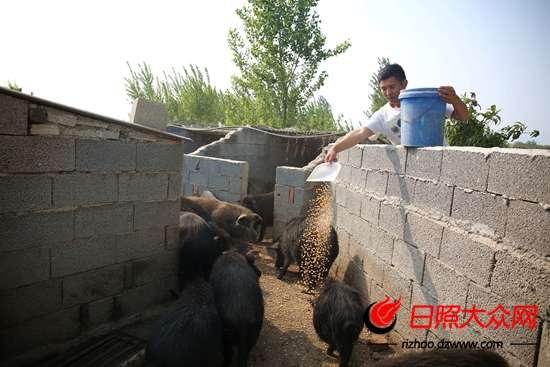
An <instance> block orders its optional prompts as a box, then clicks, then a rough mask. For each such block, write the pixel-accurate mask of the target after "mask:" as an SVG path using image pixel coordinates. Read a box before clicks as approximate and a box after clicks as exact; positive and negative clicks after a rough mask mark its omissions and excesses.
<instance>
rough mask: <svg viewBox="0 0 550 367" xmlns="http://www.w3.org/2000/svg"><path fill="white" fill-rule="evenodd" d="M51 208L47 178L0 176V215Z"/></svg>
mask: <svg viewBox="0 0 550 367" xmlns="http://www.w3.org/2000/svg"><path fill="white" fill-rule="evenodd" d="M51 207H52V179H51V177H49V176H45V175H44V176H42V175H41V176H35V175H10V176H0V213H10V212H25V211H31V210H41V209H50V208H51Z"/></svg>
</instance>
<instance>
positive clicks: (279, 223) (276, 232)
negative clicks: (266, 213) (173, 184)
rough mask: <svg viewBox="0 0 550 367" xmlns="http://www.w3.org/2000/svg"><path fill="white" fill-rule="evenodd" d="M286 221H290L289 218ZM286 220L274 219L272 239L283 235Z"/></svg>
mask: <svg viewBox="0 0 550 367" xmlns="http://www.w3.org/2000/svg"><path fill="white" fill-rule="evenodd" d="M288 220H290V218H289V219H288ZM288 220H286V219H276V218H275V219H273V238H277V237H279V236H280V235H282V234H283V231H284V229H285V227H286V224H287V222H288Z"/></svg>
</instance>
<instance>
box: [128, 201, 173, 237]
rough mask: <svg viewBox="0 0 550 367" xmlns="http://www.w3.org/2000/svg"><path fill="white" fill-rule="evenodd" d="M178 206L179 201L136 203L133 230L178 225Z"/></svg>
mask: <svg viewBox="0 0 550 367" xmlns="http://www.w3.org/2000/svg"><path fill="white" fill-rule="evenodd" d="M180 204H181V203H180V201H179V200H175V201H157V202H145V203H136V204H135V209H134V229H135V230H142V229H148V228H156V227H166V226H171V225H176V224H178V223H179V220H180V206H181V205H180Z"/></svg>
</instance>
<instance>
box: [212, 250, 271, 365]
mask: <svg viewBox="0 0 550 367" xmlns="http://www.w3.org/2000/svg"><path fill="white" fill-rule="evenodd" d="M257 255H258V252H257V251H250V252H248V253H245V252H244V251H242V250H241V249H239V248H232V249H230V250H229V251H227V252H225V253H224V254H223V255H222V256H220V258H219V259H218V260H217V261H216V263H215V264H214V267H213V269H212V274H211V276H210V284H212V288H213V289H214V294H215V296H216V302H217V305H218V310H219V313H220V316H221V319H222V323H223V328H224V329H223V343H224V347H225V360H224V365H226V366H228V365H231V364H232V361H233V347H234V345H235V344H236V345H237V348H238V354H237V366H238V367H246V366H247V362H248V355H249V353H250V350H251V349H252V348H253V347H254V345H256V342H257V341H258V337H259V336H260V330H261V329H262V325H263V319H264V299H263V295H262V290H261V288H260V283H259V276H260V274H261V272H260V271H259V269H257V268H256V266H255V265H254V260H255V258H256V257H257Z"/></svg>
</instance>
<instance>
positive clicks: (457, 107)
mask: <svg viewBox="0 0 550 367" xmlns="http://www.w3.org/2000/svg"><path fill="white" fill-rule="evenodd" d="M378 84H379V85H380V91H381V92H382V95H383V96H384V98H385V99H386V100H387V101H388V103H386V104H385V105H384V106H383V107H382V108H380V109H379V110H378V111H376V112H375V113H374V114H373V115H372V116H371V118H370V120H369V122H368V123H367V125H366V126H361V127H359V128H357V129H355V130H353V131H350V132H349V133H347V134H346V136H344V137H343V138H342V139H341V140H339V141H338V142H336V143H335V144H334V145H333V146H332V147H331V148H330V150H329V151H328V153H327V155H326V157H325V162H327V163H331V162H335V161H337V158H336V156H337V154H338V153H340V152H341V151H343V150H346V149H349V148H351V147H353V146H354V145H356V144H359V143H360V142H362V141H363V140H365V139H367V138H369V137H372V136H374V135H375V134H378V133H382V134H384V135H386V136H387V137H388V139H390V141H391V142H392V144H394V145H399V144H401V101H400V100H399V93H400V92H401V90H403V89H405V88H407V84H408V81H407V78H406V77H405V71H404V70H403V68H402V67H401V66H399V65H398V64H391V65H387V66H386V67H384V68H383V69H382V70H380V72H379V73H378ZM438 92H439V98H441V99H442V100H444V101H445V102H447V110H446V113H445V116H446V117H447V118H452V119H455V120H458V121H466V120H468V118H469V116H470V114H469V113H468V107H466V105H465V104H464V102H462V100H461V99H460V97H459V96H457V95H456V93H455V90H454V88H453V87H451V86H442V87H439V89H438ZM443 145H449V144H448V143H447V141H444V144H443Z"/></svg>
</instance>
